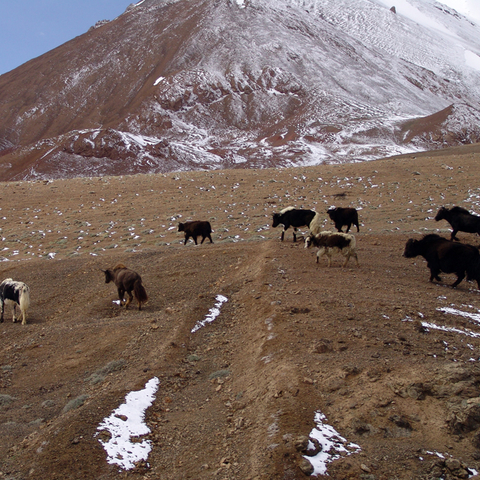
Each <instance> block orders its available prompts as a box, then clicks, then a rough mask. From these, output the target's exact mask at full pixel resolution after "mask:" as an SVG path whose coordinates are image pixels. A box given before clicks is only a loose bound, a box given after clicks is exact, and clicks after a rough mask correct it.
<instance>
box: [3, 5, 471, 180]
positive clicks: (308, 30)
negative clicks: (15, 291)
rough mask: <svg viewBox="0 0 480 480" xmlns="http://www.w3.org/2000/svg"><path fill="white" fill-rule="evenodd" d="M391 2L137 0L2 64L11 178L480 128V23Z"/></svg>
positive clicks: (347, 148) (328, 149) (291, 160)
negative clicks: (11, 66) (25, 58)
mask: <svg viewBox="0 0 480 480" xmlns="http://www.w3.org/2000/svg"><path fill="white" fill-rule="evenodd" d="M391 7H392V5H391V2H388V4H387V2H383V1H380V0H379V1H374V0H336V1H319V0H275V1H270V0H262V1H260V0H244V1H242V0H223V1H211V0H203V1H201V0H176V1H166V0H143V1H141V2H138V3H136V4H132V5H131V6H130V7H128V8H127V10H126V11H125V13H124V14H122V15H120V16H119V17H117V18H116V19H114V20H112V21H110V22H107V23H103V22H101V23H102V24H101V25H98V27H97V28H93V29H90V30H89V31H88V32H86V33H85V34H84V35H82V36H80V37H77V38H75V39H73V40H71V41H70V42H67V43H66V44H64V45H62V46H60V47H58V48H57V49H55V50H52V51H51V52H48V53H47V54H45V55H43V56H41V57H38V58H36V59H34V60H31V61H30V62H27V63H26V64H24V65H22V66H21V67H19V68H17V69H15V70H13V71H12V72H9V73H7V74H4V75H2V76H0V112H1V114H2V118H3V119H4V125H3V129H2V131H0V178H2V179H4V180H8V179H20V178H26V179H28V178H45V177H48V178H51V177H57V176H82V175H103V174H107V173H108V174H124V173H137V172H166V171H171V170H190V169H204V168H237V167H241V168H251V167H255V168H264V167H275V166H280V167H284V166H294V165H307V164H316V163H322V162H345V161H360V160H370V159H373V158H379V157H383V156H389V155H393V154H399V153H407V152H411V151H416V150H424V149H430V148H439V147H443V146H446V145H452V144H459V143H464V142H476V141H479V140H480V128H479V127H478V126H477V125H479V122H478V119H479V116H480V113H479V112H480V109H479V108H478V107H477V105H480V87H479V85H478V81H477V80H478V71H479V70H480V68H479V65H480V40H479V39H480V29H479V27H477V26H476V25H475V24H472V22H470V21H468V20H467V19H466V18H465V17H463V16H461V15H459V14H458V13H456V12H455V11H454V10H452V9H449V8H448V7H445V6H443V5H441V4H438V3H437V2H432V1H430V0H409V1H408V2H407V1H406V0H404V1H401V2H395V10H396V14H393V12H392V11H390V9H391ZM451 106H452V107H451ZM439 112H444V113H445V112H448V113H447V114H440V113H439ZM437 114H438V115H437ZM422 119H426V120H425V121H423V122H422ZM432 119H438V123H436V124H433V123H432ZM412 122H413V123H415V125H416V126H417V127H418V126H420V125H423V127H422V128H420V129H418V128H415V129H409V125H411V124H412ZM428 125H430V127H429V128H431V131H428V128H427V127H426V126H428ZM425 128H427V131H426V130H425ZM416 131H418V132H419V133H418V135H417V136H416V135H415V134H413V133H412V132H416ZM433 132H434V133H433ZM20 165H21V166H20Z"/></svg>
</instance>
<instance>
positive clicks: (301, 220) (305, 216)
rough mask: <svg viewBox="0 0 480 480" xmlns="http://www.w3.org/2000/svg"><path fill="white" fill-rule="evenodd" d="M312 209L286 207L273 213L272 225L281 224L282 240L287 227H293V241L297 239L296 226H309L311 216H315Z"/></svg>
mask: <svg viewBox="0 0 480 480" xmlns="http://www.w3.org/2000/svg"><path fill="white" fill-rule="evenodd" d="M315 213H316V212H314V211H313V210H302V209H297V208H294V207H287V208H284V209H283V210H281V211H280V213H274V214H273V223H272V227H273V228H275V227H278V225H283V230H282V237H281V238H282V242H283V239H284V236H285V231H286V230H287V229H288V228H289V227H293V241H294V242H296V241H297V235H296V232H297V228H298V227H308V226H310V223H311V221H312V220H313V217H315Z"/></svg>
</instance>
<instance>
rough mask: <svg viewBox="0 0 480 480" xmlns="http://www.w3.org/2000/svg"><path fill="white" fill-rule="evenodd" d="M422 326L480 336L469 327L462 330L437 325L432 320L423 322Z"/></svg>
mask: <svg viewBox="0 0 480 480" xmlns="http://www.w3.org/2000/svg"><path fill="white" fill-rule="evenodd" d="M422 327H425V328H431V329H432V330H440V331H442V332H453V333H459V334H461V335H467V336H468V337H472V338H480V333H475V332H472V331H471V330H467V329H465V330H460V329H459V328H455V327H446V326H444V325H436V324H435V323H430V322H422Z"/></svg>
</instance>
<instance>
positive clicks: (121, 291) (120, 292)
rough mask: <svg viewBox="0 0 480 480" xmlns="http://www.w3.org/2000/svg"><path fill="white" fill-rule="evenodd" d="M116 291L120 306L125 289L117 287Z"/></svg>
mask: <svg viewBox="0 0 480 480" xmlns="http://www.w3.org/2000/svg"><path fill="white" fill-rule="evenodd" d="M117 291H118V299H119V300H120V306H122V305H123V301H124V298H123V297H124V296H125V289H124V288H123V287H118V289H117Z"/></svg>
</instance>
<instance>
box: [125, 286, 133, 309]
mask: <svg viewBox="0 0 480 480" xmlns="http://www.w3.org/2000/svg"><path fill="white" fill-rule="evenodd" d="M127 295H128V298H127V301H126V302H125V310H126V309H127V308H128V306H129V305H130V303H132V300H133V295H132V292H131V291H129V292H128V291H127Z"/></svg>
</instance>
